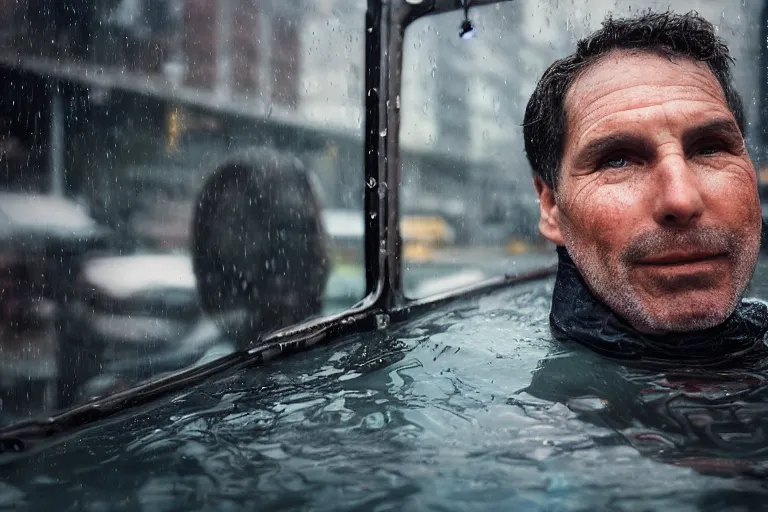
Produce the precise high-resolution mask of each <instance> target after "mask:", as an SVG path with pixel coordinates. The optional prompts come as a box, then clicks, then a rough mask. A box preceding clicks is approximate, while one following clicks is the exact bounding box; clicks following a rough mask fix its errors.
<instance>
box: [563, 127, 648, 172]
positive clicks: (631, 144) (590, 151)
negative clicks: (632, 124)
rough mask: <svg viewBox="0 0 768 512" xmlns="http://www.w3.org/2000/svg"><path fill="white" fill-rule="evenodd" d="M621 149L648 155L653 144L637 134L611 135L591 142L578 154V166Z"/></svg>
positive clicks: (620, 133)
mask: <svg viewBox="0 0 768 512" xmlns="http://www.w3.org/2000/svg"><path fill="white" fill-rule="evenodd" d="M621 149H631V150H633V151H638V152H640V153H642V154H646V155H647V154H649V153H652V152H653V144H652V142H651V141H650V140H649V139H648V138H647V137H643V136H642V135H640V134H637V133H632V132H618V133H611V134H609V135H604V136H602V137H598V138H596V139H594V140H592V141H590V142H589V143H588V144H587V145H586V146H584V147H583V148H582V149H581V150H580V151H579V152H578V153H577V154H576V158H575V162H577V165H588V164H590V163H592V162H593V161H594V160H596V159H597V158H600V157H602V156H604V155H606V154H608V153H610V152H612V151H617V150H621Z"/></svg>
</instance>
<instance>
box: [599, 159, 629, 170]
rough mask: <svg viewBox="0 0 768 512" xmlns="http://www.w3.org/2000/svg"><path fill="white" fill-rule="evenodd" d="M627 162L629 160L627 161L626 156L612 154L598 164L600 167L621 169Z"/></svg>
mask: <svg viewBox="0 0 768 512" xmlns="http://www.w3.org/2000/svg"><path fill="white" fill-rule="evenodd" d="M628 164H629V162H628V161H627V158H626V157H623V156H613V157H610V158H606V159H605V160H603V162H602V163H601V164H600V168H609V169H621V168H622V167H626V166H627V165H628Z"/></svg>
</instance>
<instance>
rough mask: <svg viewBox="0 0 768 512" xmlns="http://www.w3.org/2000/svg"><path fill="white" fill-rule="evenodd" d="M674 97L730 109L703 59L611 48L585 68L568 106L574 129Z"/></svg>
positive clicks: (566, 102)
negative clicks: (696, 60)
mask: <svg viewBox="0 0 768 512" xmlns="http://www.w3.org/2000/svg"><path fill="white" fill-rule="evenodd" d="M673 101H693V102H700V103H701V104H702V105H704V104H706V108H715V109H717V108H718V107H720V108H722V109H723V110H724V111H726V112H730V110H729V108H728V105H727V102H726V99H725V94H724V92H723V90H722V87H721V86H720V83H719V82H718V81H717V78H716V77H715V75H714V74H713V73H712V71H711V70H710V69H709V68H708V67H707V66H706V65H705V64H703V63H701V62H695V61H693V60H691V59H688V58H685V57H671V58H670V57H667V56H664V55H659V54H656V53H651V52H647V51H628V50H618V51H614V52H611V53H609V54H607V55H605V56H603V57H601V58H600V59H599V60H598V61H596V62H594V63H592V64H590V65H589V66H588V67H587V68H586V69H585V70H584V71H583V72H581V73H580V74H579V75H578V76H577V77H576V79H575V80H574V82H573V84H572V86H571V87H570V89H569V90H568V92H567V94H566V98H565V109H566V115H567V122H568V126H569V127H571V128H573V127H574V125H581V124H584V123H585V122H586V123H587V124H591V123H592V122H594V121H595V120H597V119H600V118H601V117H605V116H608V115H611V114H620V113H628V112H632V111H633V110H638V109H642V108H644V107H649V106H654V105H658V104H662V103H664V102H673Z"/></svg>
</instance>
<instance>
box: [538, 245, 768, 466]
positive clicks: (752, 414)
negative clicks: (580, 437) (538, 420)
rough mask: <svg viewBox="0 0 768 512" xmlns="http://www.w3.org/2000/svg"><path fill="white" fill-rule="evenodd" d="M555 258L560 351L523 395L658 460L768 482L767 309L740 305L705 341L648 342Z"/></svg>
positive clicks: (555, 327) (669, 338)
mask: <svg viewBox="0 0 768 512" xmlns="http://www.w3.org/2000/svg"><path fill="white" fill-rule="evenodd" d="M558 254H559V268H558V274H557V280H556V283H555V289H554V292H553V301H552V310H551V315H550V324H551V330H552V334H553V337H554V340H553V350H552V352H551V354H550V355H549V356H548V357H547V358H545V359H544V360H542V361H541V362H540V365H539V368H537V370H536V372H535V373H534V376H533V379H532V382H531V385H530V386H529V387H528V388H527V389H526V390H525V391H526V392H528V393H530V394H531V395H533V396H536V397H539V398H543V399H546V400H549V401H552V402H559V403H563V404H566V405H567V406H568V407H569V408H570V409H571V410H572V411H574V412H576V413H577V414H578V415H579V416H580V417H581V418H582V419H584V420H586V421H589V422H592V423H595V424H598V425H600V426H603V427H607V428H609V429H612V430H614V431H615V433H616V435H615V436H614V438H613V439H614V441H613V442H619V443H628V444H630V445H632V446H634V447H635V448H637V449H638V450H639V451H641V452H642V453H645V454H647V455H649V456H651V457H653V458H655V459H657V460H661V461H665V462H670V463H674V464H678V465H686V466H691V467H694V468H696V469H698V470H700V471H704V472H708V473H718V474H734V473H740V474H753V475H754V474H757V475H760V476H766V475H768V346H767V345H766V340H767V338H768V307H767V306H766V305H765V303H763V302H760V301H756V300H754V301H753V300H743V301H742V302H741V303H740V304H739V306H738V307H737V308H736V310H735V311H734V313H733V314H732V315H731V316H730V317H729V318H728V320H727V321H726V322H724V323H723V324H722V325H720V326H717V327H715V328H712V329H707V330H705V331H699V332H693V333H684V334H669V335H664V336H648V335H644V334H641V333H638V332H637V331H635V330H634V329H632V327H630V326H629V325H628V324H627V322H626V321H625V320H623V319H622V318H621V317H619V316H618V315H616V314H615V313H613V311H611V310H610V309H609V308H608V307H607V306H606V305H605V304H603V303H602V302H600V301H599V300H598V299H597V298H596V297H595V296H594V295H593V294H592V293H591V292H590V290H589V289H588V288H587V286H586V284H585V283H584V280H583V279H582V277H581V275H580V273H579V271H578V269H577V268H576V266H575V264H574V263H573V261H572V260H571V258H570V257H569V256H568V254H567V252H566V251H565V249H563V248H559V250H558ZM601 442H606V440H603V441H601Z"/></svg>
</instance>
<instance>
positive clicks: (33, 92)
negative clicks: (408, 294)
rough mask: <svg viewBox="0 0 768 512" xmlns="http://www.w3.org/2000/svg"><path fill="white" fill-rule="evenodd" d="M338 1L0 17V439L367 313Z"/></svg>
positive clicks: (357, 55)
mask: <svg viewBox="0 0 768 512" xmlns="http://www.w3.org/2000/svg"><path fill="white" fill-rule="evenodd" d="M335 3H336V5H335V8H334V9H333V10H332V11H329V10H327V6H324V5H321V6H318V7H315V6H313V5H311V4H310V5H303V4H302V6H301V7H299V6H298V4H296V5H294V3H293V2H291V3H290V5H289V4H286V3H285V2H282V1H278V0H271V1H256V0H233V1H221V0H157V1H149V0H115V1H112V2H96V1H82V2H53V1H50V0H26V1H25V2H2V1H0V20H3V21H4V22H3V23H2V25H1V26H0V75H1V76H2V78H3V83H4V84H5V85H4V88H3V92H2V93H0V94H1V95H2V96H3V97H2V98H1V99H2V101H1V102H0V283H1V284H2V291H1V292H0V312H2V316H0V355H2V357H0V361H2V362H1V363H0V399H2V410H1V411H0V424H3V423H7V422H9V421H13V420H15V419H20V418H23V417H26V416H28V415H30V414H36V413H38V412H42V411H46V412H50V410H51V409H56V408H60V407H65V406H69V405H72V404H75V403H80V402H82V401H84V400H88V399H90V398H93V397H97V396H103V395H105V394H108V393H112V392H115V391H119V390H122V389H126V388H128V387H131V386H134V385H136V384H137V383H139V382H141V381H143V380H145V379H151V378H154V377H156V376H158V375H162V374H164V373H166V372H169V371H174V370H178V369H181V368H185V367H189V366H190V365H195V364H199V363H200V362H202V361H206V360H210V359H212V358H215V357H217V356H219V355H222V354H226V353H228V352H231V351H233V350H237V349H240V348H245V347H247V346H249V345H250V344H252V343H258V342H259V339H260V338H261V337H262V336H263V335H265V334H267V333H269V332H272V331H274V330H275V329H279V328H281V327H286V326H288V325H292V324H295V323H297V322H301V321H304V320H308V319H310V318H317V317H319V316H323V315H328V314H331V313H334V312H338V311H341V310H344V309H346V308H348V307H350V306H351V305H353V304H354V303H356V302H357V301H358V300H359V299H360V298H361V296H362V293H363V291H364V282H363V280H364V277H363V276H364V272H363V261H362V257H363V256H362V244H363V236H362V230H361V229H358V228H359V227H361V226H362V211H361V210H362V158H363V151H362V144H363V138H362V114H363V108H362V107H363V101H364V97H363V94H362V91H363V75H362V73H361V72H359V70H361V69H363V58H364V51H363V40H364V37H365V30H364V21H365V18H364V17H365V3H364V2H362V3H361V2H355V1H352V0H344V1H341V0H340V1H337V2H335ZM8 20H12V21H13V22H12V23H11V22H10V21H9V22H8V23H5V21H8ZM331 23H332V24H334V25H336V26H337V28H336V29H335V30H333V31H325V32H320V31H317V30H314V28H315V27H318V26H327V25H328V24H331ZM308 55H312V58H311V59H310V58H308ZM349 70H358V72H356V73H350V72H349ZM342 76H343V77H345V78H344V80H345V82H344V83H343V87H338V84H337V83H334V82H335V80H336V79H337V77H342ZM358 184H360V185H358Z"/></svg>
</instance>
